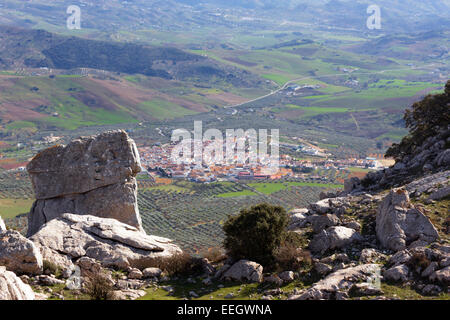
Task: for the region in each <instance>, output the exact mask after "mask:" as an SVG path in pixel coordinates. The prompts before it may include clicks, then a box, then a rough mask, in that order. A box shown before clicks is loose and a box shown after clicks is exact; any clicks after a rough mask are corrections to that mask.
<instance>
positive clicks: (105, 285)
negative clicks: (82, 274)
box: [85, 272, 114, 300]
mask: <svg viewBox="0 0 450 320" xmlns="http://www.w3.org/2000/svg"><path fill="white" fill-rule="evenodd" d="M85 291H86V293H87V294H88V295H89V297H90V298H91V300H111V299H113V291H114V287H113V284H112V283H111V281H110V279H108V278H107V276H106V275H105V274H104V273H102V272H98V273H91V274H90V275H89V277H88V279H87V281H86V283H85Z"/></svg>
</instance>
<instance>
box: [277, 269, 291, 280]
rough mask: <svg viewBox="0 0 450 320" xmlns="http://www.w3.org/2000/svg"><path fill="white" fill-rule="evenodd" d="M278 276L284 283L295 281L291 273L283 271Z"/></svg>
mask: <svg viewBox="0 0 450 320" xmlns="http://www.w3.org/2000/svg"><path fill="white" fill-rule="evenodd" d="M278 276H279V277H280V279H281V280H283V281H284V282H292V281H294V279H295V277H294V272H293V271H283V272H281V273H280V274H279V275H278Z"/></svg>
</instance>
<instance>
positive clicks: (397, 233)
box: [376, 189, 439, 251]
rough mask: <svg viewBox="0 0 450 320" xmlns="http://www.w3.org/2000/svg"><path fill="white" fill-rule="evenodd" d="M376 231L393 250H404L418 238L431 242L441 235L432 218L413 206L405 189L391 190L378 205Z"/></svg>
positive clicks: (379, 237)
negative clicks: (431, 220)
mask: <svg viewBox="0 0 450 320" xmlns="http://www.w3.org/2000/svg"><path fill="white" fill-rule="evenodd" d="M376 232H377V237H378V240H379V241H380V242H381V244H382V245H383V246H384V247H385V248H388V249H391V250H393V251H399V250H403V249H405V247H406V245H407V243H408V242H412V241H414V240H417V239H420V240H423V241H426V242H427V243H431V242H433V241H435V240H436V239H437V238H438V237H439V234H438V232H437V230H436V228H435V227H434V226H433V224H432V223H431V222H430V220H429V219H428V218H427V217H426V216H425V215H424V214H423V213H422V212H421V211H420V210H419V209H416V208H414V207H413V206H412V204H411V202H410V200H409V196H408V192H407V191H406V190H404V189H393V190H391V192H390V193H389V195H387V196H386V198H385V199H384V200H383V202H382V203H381V204H380V206H379V207H378V212H377V218H376Z"/></svg>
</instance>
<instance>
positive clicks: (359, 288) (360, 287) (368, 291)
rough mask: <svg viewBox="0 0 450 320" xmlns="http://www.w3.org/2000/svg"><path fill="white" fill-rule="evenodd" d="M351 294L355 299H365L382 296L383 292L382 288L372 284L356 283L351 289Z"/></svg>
mask: <svg viewBox="0 0 450 320" xmlns="http://www.w3.org/2000/svg"><path fill="white" fill-rule="evenodd" d="M349 293H350V295H351V296H354V297H355V296H356V297H363V296H378V295H382V294H383V291H382V290H381V288H379V287H377V286H374V285H373V284H370V283H356V284H354V285H353V286H352V287H351V288H350V290H349Z"/></svg>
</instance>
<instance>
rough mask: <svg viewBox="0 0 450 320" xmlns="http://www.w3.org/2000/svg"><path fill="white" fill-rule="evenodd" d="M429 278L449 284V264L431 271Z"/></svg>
mask: <svg viewBox="0 0 450 320" xmlns="http://www.w3.org/2000/svg"><path fill="white" fill-rule="evenodd" d="M430 280H431V281H436V282H440V283H442V284H444V285H450V266H448V267H445V268H444V269H441V270H437V271H435V272H433V274H432V275H431V276H430Z"/></svg>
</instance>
